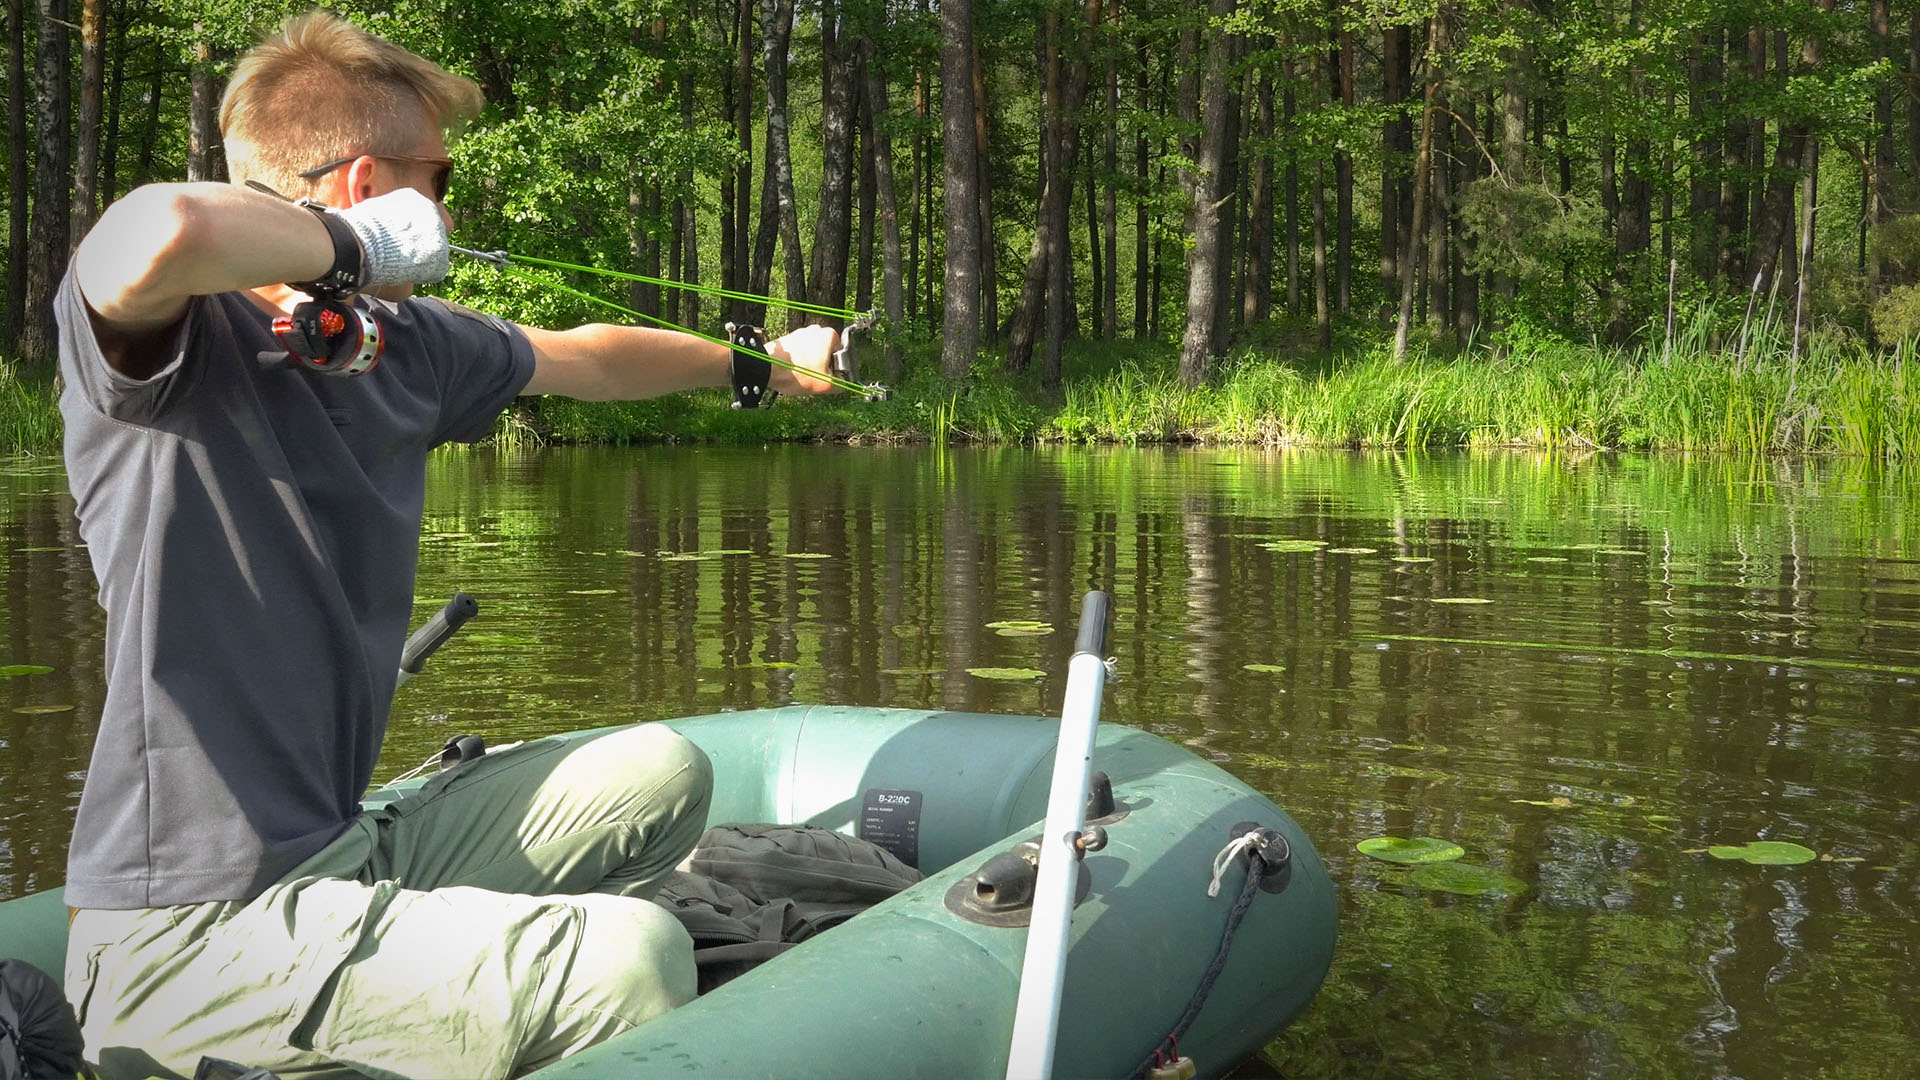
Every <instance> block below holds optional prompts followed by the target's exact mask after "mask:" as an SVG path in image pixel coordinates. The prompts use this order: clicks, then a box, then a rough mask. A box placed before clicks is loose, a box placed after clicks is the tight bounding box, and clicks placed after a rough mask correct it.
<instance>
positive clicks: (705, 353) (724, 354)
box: [520, 323, 839, 401]
mask: <svg viewBox="0 0 1920 1080" xmlns="http://www.w3.org/2000/svg"><path fill="white" fill-rule="evenodd" d="M521 329H522V330H523V331H524V332H525V333H526V335H527V341H528V342H529V343H530V344H532V346H533V360H534V366H533V378H532V379H531V380H530V381H529V382H528V383H527V385H526V388H525V389H524V390H522V391H520V392H521V393H522V394H560V395H563V396H565V397H571V398H580V399H582V400H586V401H634V400H638V399H640V398H650V397H658V396H660V395H661V394H671V393H673V392H675V391H677V390H687V389H691V388H693V387H696V386H726V385H728V384H729V381H728V378H727V361H728V359H729V358H730V357H731V355H732V350H730V349H729V348H728V347H727V346H725V345H718V344H715V343H714V342H711V341H707V340H705V339H703V338H697V337H694V336H693V335H692V334H682V333H679V332H678V331H674V330H657V329H653V328H651V327H641V326H608V325H606V324H604V323H592V324H589V325H586V326H581V327H577V328H575V329H572V330H561V331H556V330H540V329H536V328H534V327H530V326H528V327H521ZM838 340H839V335H838V334H836V333H835V332H834V330H833V328H832V327H830V326H808V327H803V328H801V329H799V330H795V331H794V332H793V333H790V334H788V335H787V336H785V337H783V338H777V339H775V340H773V341H770V342H768V343H767V355H769V356H771V357H773V358H774V359H776V360H786V361H788V362H790V363H793V364H796V365H798V366H800V367H802V368H804V369H806V370H807V371H809V372H825V371H826V370H827V365H828V364H829V363H830V362H831V361H832V357H833V350H834V347H835V344H836V342H837V341H838ZM773 388H774V389H775V390H778V391H780V392H781V393H784V394H792V393H803V394H818V393H822V392H824V391H827V390H830V389H832V385H831V384H830V383H828V382H827V381H826V380H825V379H819V378H814V377H812V376H811V375H801V374H798V373H796V372H794V371H791V370H788V369H786V368H783V367H780V366H779V365H777V364H776V365H775V366H774V369H773Z"/></svg>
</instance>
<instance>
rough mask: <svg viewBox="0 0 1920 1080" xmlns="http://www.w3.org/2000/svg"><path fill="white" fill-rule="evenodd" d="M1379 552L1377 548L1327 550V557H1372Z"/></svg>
mask: <svg viewBox="0 0 1920 1080" xmlns="http://www.w3.org/2000/svg"><path fill="white" fill-rule="evenodd" d="M1379 550H1380V549H1379V548H1370V547H1343V548H1328V549H1327V554H1329V555H1372V554H1375V553H1377V552H1378V551H1379Z"/></svg>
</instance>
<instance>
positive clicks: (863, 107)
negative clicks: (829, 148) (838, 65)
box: [853, 38, 879, 312]
mask: <svg viewBox="0 0 1920 1080" xmlns="http://www.w3.org/2000/svg"><path fill="white" fill-rule="evenodd" d="M865 52H866V40H865V39H864V38H863V39H862V40H861V42H860V43H859V44H858V45H856V46H855V56H854V62H853V63H854V81H855V85H856V88H857V90H858V93H857V94H856V96H857V97H858V98H859V99H860V107H859V108H858V109H857V110H855V112H854V116H855V119H856V121H857V122H858V124H859V127H860V152H859V156H858V157H857V158H855V160H856V161H857V162H859V165H860V168H859V172H858V174H857V179H858V181H859V186H858V187H857V188H856V189H855V190H856V192H857V194H856V195H855V196H854V220H855V222H856V224H855V226H854V241H853V250H854V259H855V263H854V266H855V271H854V278H853V310H855V311H859V312H867V311H872V310H873V232H874V224H875V222H874V216H875V213H876V212H877V210H878V208H879V207H878V204H877V198H878V196H876V194H875V193H874V190H873V184H874V179H873V99H872V98H870V97H868V96H867V75H866V65H867V60H866V56H865Z"/></svg>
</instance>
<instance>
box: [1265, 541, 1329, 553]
mask: <svg viewBox="0 0 1920 1080" xmlns="http://www.w3.org/2000/svg"><path fill="white" fill-rule="evenodd" d="M1260 546H1261V547H1263V548H1265V549H1267V550H1268V551H1279V552H1303V551H1319V550H1320V549H1321V548H1323V547H1326V546H1327V542H1326V541H1325V540H1272V541H1269V542H1267V543H1264V544H1261V545H1260Z"/></svg>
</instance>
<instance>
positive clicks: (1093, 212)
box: [1079, 131, 1107, 339]
mask: <svg viewBox="0 0 1920 1080" xmlns="http://www.w3.org/2000/svg"><path fill="white" fill-rule="evenodd" d="M1079 142H1080V145H1082V146H1089V147H1090V146H1092V145H1093V137H1092V136H1091V135H1089V134H1088V133H1086V132H1085V131H1082V132H1081V134H1080V138H1079ZM1089 156H1091V155H1089ZM1086 176H1087V186H1086V193H1087V204H1086V210H1087V272H1088V273H1089V274H1091V275H1092V276H1093V303H1092V305H1091V307H1092V309H1093V311H1092V314H1093V336H1094V337H1097V338H1101V339H1105V338H1106V336H1107V328H1106V326H1104V325H1103V324H1102V323H1101V321H1100V318H1101V316H1102V315H1103V314H1104V313H1105V311H1106V309H1105V308H1104V307H1103V306H1102V305H1101V298H1102V297H1104V296H1105V295H1106V293H1107V259H1106V244H1105V243H1103V242H1102V241H1101V237H1100V177H1099V176H1098V175H1097V174H1096V172H1095V170H1094V169H1092V168H1088V169H1087V170H1086Z"/></svg>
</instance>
